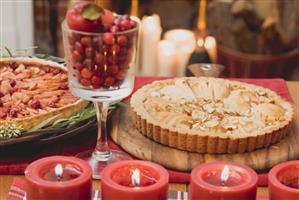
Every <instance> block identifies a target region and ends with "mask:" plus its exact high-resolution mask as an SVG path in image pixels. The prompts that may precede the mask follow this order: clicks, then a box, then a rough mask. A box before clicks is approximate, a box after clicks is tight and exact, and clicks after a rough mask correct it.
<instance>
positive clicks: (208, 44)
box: [204, 36, 216, 49]
mask: <svg viewBox="0 0 299 200" xmlns="http://www.w3.org/2000/svg"><path fill="white" fill-rule="evenodd" d="M204 46H205V48H206V49H211V48H215V47H216V39H215V38H214V37H212V36H208V37H206V39H205V41H204Z"/></svg>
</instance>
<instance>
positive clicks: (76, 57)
mask: <svg viewBox="0 0 299 200" xmlns="http://www.w3.org/2000/svg"><path fill="white" fill-rule="evenodd" d="M80 60H81V54H80V53H79V51H77V50H74V51H73V53H72V61H73V62H76V61H80Z"/></svg>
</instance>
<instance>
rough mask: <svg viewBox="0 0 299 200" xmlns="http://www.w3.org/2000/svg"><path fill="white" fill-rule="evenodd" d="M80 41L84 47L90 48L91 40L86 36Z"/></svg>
mask: <svg viewBox="0 0 299 200" xmlns="http://www.w3.org/2000/svg"><path fill="white" fill-rule="evenodd" d="M80 41H81V44H82V45H83V46H86V47H88V46H90V45H91V42H92V41H91V38H90V37H88V36H85V37H82V38H81V40H80Z"/></svg>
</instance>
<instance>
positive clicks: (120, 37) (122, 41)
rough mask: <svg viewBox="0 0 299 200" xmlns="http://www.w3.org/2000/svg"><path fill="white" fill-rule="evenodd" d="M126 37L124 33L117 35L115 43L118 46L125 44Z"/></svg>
mask: <svg viewBox="0 0 299 200" xmlns="http://www.w3.org/2000/svg"><path fill="white" fill-rule="evenodd" d="M127 41H128V39H127V37H126V36H124V35H120V36H118V37H117V44H119V45H120V46H125V45H126V44H127Z"/></svg>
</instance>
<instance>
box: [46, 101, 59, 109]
mask: <svg viewBox="0 0 299 200" xmlns="http://www.w3.org/2000/svg"><path fill="white" fill-rule="evenodd" d="M48 107H50V108H56V107H57V106H56V104H55V103H54V102H50V103H49V104H48Z"/></svg>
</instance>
